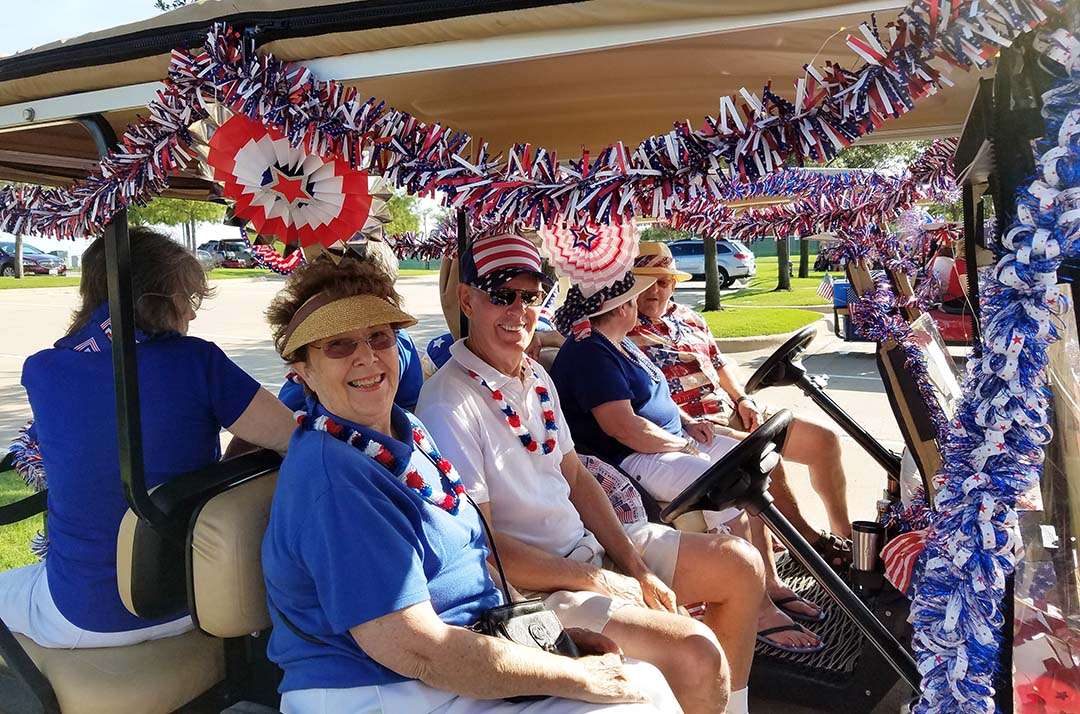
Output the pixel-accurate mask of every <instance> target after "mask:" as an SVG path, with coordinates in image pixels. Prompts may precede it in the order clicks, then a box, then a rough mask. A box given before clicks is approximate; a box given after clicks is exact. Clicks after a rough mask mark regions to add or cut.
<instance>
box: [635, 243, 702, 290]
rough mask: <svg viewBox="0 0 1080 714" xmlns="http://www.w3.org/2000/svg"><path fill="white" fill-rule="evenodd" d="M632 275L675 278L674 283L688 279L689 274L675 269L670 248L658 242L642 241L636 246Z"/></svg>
mask: <svg viewBox="0 0 1080 714" xmlns="http://www.w3.org/2000/svg"><path fill="white" fill-rule="evenodd" d="M634 275H642V276H647V277H654V278H675V280H676V282H680V283H681V282H683V281H684V280H689V279H690V273H684V272H683V271H681V270H679V269H678V268H676V267H675V259H674V258H673V257H672V256H671V248H668V246H667V243H661V242H659V241H651V240H647V241H642V242H641V243H640V244H639V246H638V256H637V257H636V258H634Z"/></svg>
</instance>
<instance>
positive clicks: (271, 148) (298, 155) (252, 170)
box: [207, 114, 372, 246]
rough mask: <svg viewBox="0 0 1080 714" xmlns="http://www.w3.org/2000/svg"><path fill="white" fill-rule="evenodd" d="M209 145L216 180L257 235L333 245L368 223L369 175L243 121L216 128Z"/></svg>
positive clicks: (230, 121)
mask: <svg viewBox="0 0 1080 714" xmlns="http://www.w3.org/2000/svg"><path fill="white" fill-rule="evenodd" d="M209 144H210V149H209V152H208V155H207V163H208V164H209V166H210V167H211V168H212V169H213V172H214V180H215V181H219V182H221V184H222V192H223V193H224V195H225V197H226V198H229V199H231V200H233V201H235V207H234V209H233V210H234V212H235V213H236V215H237V216H240V217H241V218H245V219H247V220H248V221H250V222H251V225H252V227H253V228H254V229H255V231H256V232H257V233H259V234H260V235H272V236H276V237H277V238H279V239H280V240H281V241H283V242H284V243H287V244H297V243H298V244H299V245H301V246H311V245H316V244H318V245H323V246H330V245H333V244H334V243H336V242H337V241H347V240H348V239H349V238H351V237H352V236H353V234H355V233H356V232H357V231H358V230H360V229H361V228H362V227H363V226H364V224H365V223H366V222H367V220H368V216H369V214H370V212H371V204H372V196H371V193H370V191H369V188H368V175H367V173H365V172H363V171H359V170H356V169H353V168H350V167H349V165H348V163H347V162H346V161H344V160H343V159H341V158H340V157H336V156H318V155H315V154H311V153H308V152H307V151H305V150H304V149H303V148H295V147H293V146H291V145H290V144H289V141H288V140H287V139H286V138H285V136H284V135H283V134H282V133H281V132H279V131H277V130H276V129H273V128H269V127H265V126H263V125H262V124H260V123H259V122H256V121H252V120H251V119H248V118H247V117H246V116H243V115H240V114H236V115H234V116H232V117H230V118H229V119H228V120H226V121H225V122H224V123H223V124H222V125H221V126H219V127H218V128H217V129H216V130H215V131H214V134H213V136H212V137H210V142H209Z"/></svg>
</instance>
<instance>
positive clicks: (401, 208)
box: [384, 192, 420, 236]
mask: <svg viewBox="0 0 1080 714" xmlns="http://www.w3.org/2000/svg"><path fill="white" fill-rule="evenodd" d="M386 205H387V207H388V208H389V209H390V216H391V218H390V222H389V223H387V224H386V226H385V227H384V231H385V233H386V235H388V236H393V235H398V234H400V233H416V232H417V231H418V230H419V229H420V219H419V218H418V217H417V215H416V210H415V209H416V197H415V196H410V195H409V194H407V193H404V192H401V193H396V192H395V193H394V195H393V196H391V197H390V200H389V201H387V202H386Z"/></svg>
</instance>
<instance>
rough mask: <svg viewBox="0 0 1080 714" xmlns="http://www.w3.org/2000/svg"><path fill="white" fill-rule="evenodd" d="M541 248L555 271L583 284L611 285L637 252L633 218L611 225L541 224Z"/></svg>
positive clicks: (586, 286) (636, 235)
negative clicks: (542, 225)
mask: <svg viewBox="0 0 1080 714" xmlns="http://www.w3.org/2000/svg"><path fill="white" fill-rule="evenodd" d="M537 234H538V235H539V236H540V248H541V250H542V251H543V252H544V254H545V255H546V256H547V258H548V260H549V261H550V262H551V265H552V267H554V268H555V272H557V273H559V275H563V276H565V277H567V278H569V279H570V281H571V282H573V283H576V284H578V285H580V286H582V288H599V287H601V286H603V285H610V284H611V283H613V282H615V281H616V280H618V279H619V278H621V277H622V276H623V275H625V274H626V271H628V270H630V268H631V267H633V264H634V258H636V257H637V253H638V233H637V229H636V228H635V227H634V224H633V222H631V221H626V222H622V223H618V224H612V225H595V224H593V225H587V226H567V225H565V224H555V225H550V226H544V227H542V228H541V229H540V230H539V231H537Z"/></svg>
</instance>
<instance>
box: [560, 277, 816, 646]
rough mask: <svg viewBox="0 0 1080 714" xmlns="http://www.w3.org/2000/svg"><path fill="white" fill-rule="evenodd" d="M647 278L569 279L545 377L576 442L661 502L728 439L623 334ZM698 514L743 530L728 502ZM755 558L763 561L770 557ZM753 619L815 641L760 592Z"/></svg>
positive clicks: (780, 638) (765, 632)
mask: <svg viewBox="0 0 1080 714" xmlns="http://www.w3.org/2000/svg"><path fill="white" fill-rule="evenodd" d="M656 280H657V278H656V276H647V275H637V276H635V275H634V274H633V272H632V271H629V272H627V273H626V274H625V275H624V276H623V277H622V278H621V279H620V280H617V281H616V282H614V283H613V284H611V285H606V286H603V287H601V288H599V289H595V290H590V291H588V292H586V291H585V290H583V289H582V287H581V286H579V285H575V286H574V287H572V288H571V289H570V291H569V292H568V293H567V296H566V301H565V302H564V303H563V305H562V307H560V308H559V310H557V311H556V313H555V322H556V325H557V327H558V329H559V331H560V332H562V333H563V334H564V335H567V336H568V337H570V338H572V339H567V341H566V343H565V344H563V346H562V347H561V348H560V349H559V354H558V356H557V357H556V358H555V362H554V364H553V365H552V368H551V377H552V379H554V380H555V385H556V387H557V389H558V392H559V396H560V398H561V400H562V408H563V413H564V414H565V417H566V420H567V422H568V423H569V425H570V431H571V434H573V437H574V441H575V442H576V443H577V445H578V448H579V449H580V450H581V451H582V452H583V453H587V454H592V455H593V456H596V457H598V458H600V459H602V460H603V461H605V462H607V463H609V464H615V465H618V466H620V467H621V468H622V469H623V470H624V471H626V472H627V473H628V474H630V475H631V476H632V477H634V478H635V479H636V480H637V481H638V482H639V483H640V484H641V485H642V486H643V487H644V488H645V490H647V491H648V492H649V493H651V494H652V495H653V497H654V498H656V499H657V500H658V501H671V500H672V499H673V498H674V497H675V496H677V495H678V494H679V493H681V492H682V491H683V490H684V489H686V488H687V487H688V486H689V485H690V484H691V483H693V482H694V481H695V480H696V479H697V478H698V477H699V476H701V474H703V473H705V471H706V469H708V468H709V466H710V465H712V464H713V463H715V462H716V461H717V460H719V459H720V458H721V457H723V456H724V454H726V453H727V452H729V451H730V450H731V449H732V448H734V446H735V445H736V444H737V443H738V440H737V439H735V438H733V437H732V436H729V435H728V433H719V432H718V431H717V429H716V428H714V426H713V424H712V423H711V422H709V421H708V420H706V419H699V418H695V417H692V416H690V415H689V414H687V413H686V412H685V411H684V410H683V409H682V408H680V407H679V405H678V404H676V403H675V401H674V399H672V396H671V390H670V388H669V386H668V383H667V379H666V378H665V377H664V373H663V372H662V371H661V370H660V368H659V367H657V366H656V365H655V364H653V362H652V360H650V359H649V358H648V357H647V356H646V355H645V354H644V353H643V352H642V351H641V350H640V349H639V348H638V347H637V346H636V345H635V344H634V342H633V341H632V340H631V339H630V338H629V336H628V335H629V333H630V331H631V330H633V329H634V327H636V326H637V324H638V311H637V304H636V298H637V297H638V295H640V294H642V293H644V292H645V291H647V290H648V289H649V288H651V287H652V286H653V284H654V283H655V282H656ZM729 433H730V432H729ZM704 518H705V524H706V526H707V527H708V529H709V530H710V531H714V532H716V531H720V532H725V531H729V530H732V531H733V532H735V533H736V534H737V535H741V536H743V537H747V536H748V535H749V529H748V525H747V523H746V520H745V517H744V516H743V514H742V513H741V511H740V510H739V509H737V508H726V509H724V510H723V511H706V512H705V513H704ZM736 519H738V520H736ZM729 522H731V523H730V526H729ZM765 561H766V563H769V564H772V559H771V558H765ZM770 575H771V576H773V577H775V576H776V574H775V572H772V573H770ZM758 627H759V628H760V629H759V630H758V633H757V634H758V640H759V641H761V642H763V643H764V644H768V645H770V646H773V647H776V648H778V649H781V650H784V651H787V652H792V653H796V654H806V653H811V652H818V651H820V650H821V649H823V648H824V646H825V644H824V642H823V641H822V640H821V638H819V637H818V636H817V635H815V634H814V633H813V632H811V631H810V630H808V629H806V628H805V627H803V626H802V625H800V624H797V623H795V622H794V621H793V620H792V619H791V618H790V617H789V616H787V615H786V614H784V613H783V612H781V611H780V610H778V609H777V608H776V606H775V605H774V604H773V603H772V601H771V600H769V599H768V597H764V598H763V599H762V604H761V608H760V610H759V614H758Z"/></svg>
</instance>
